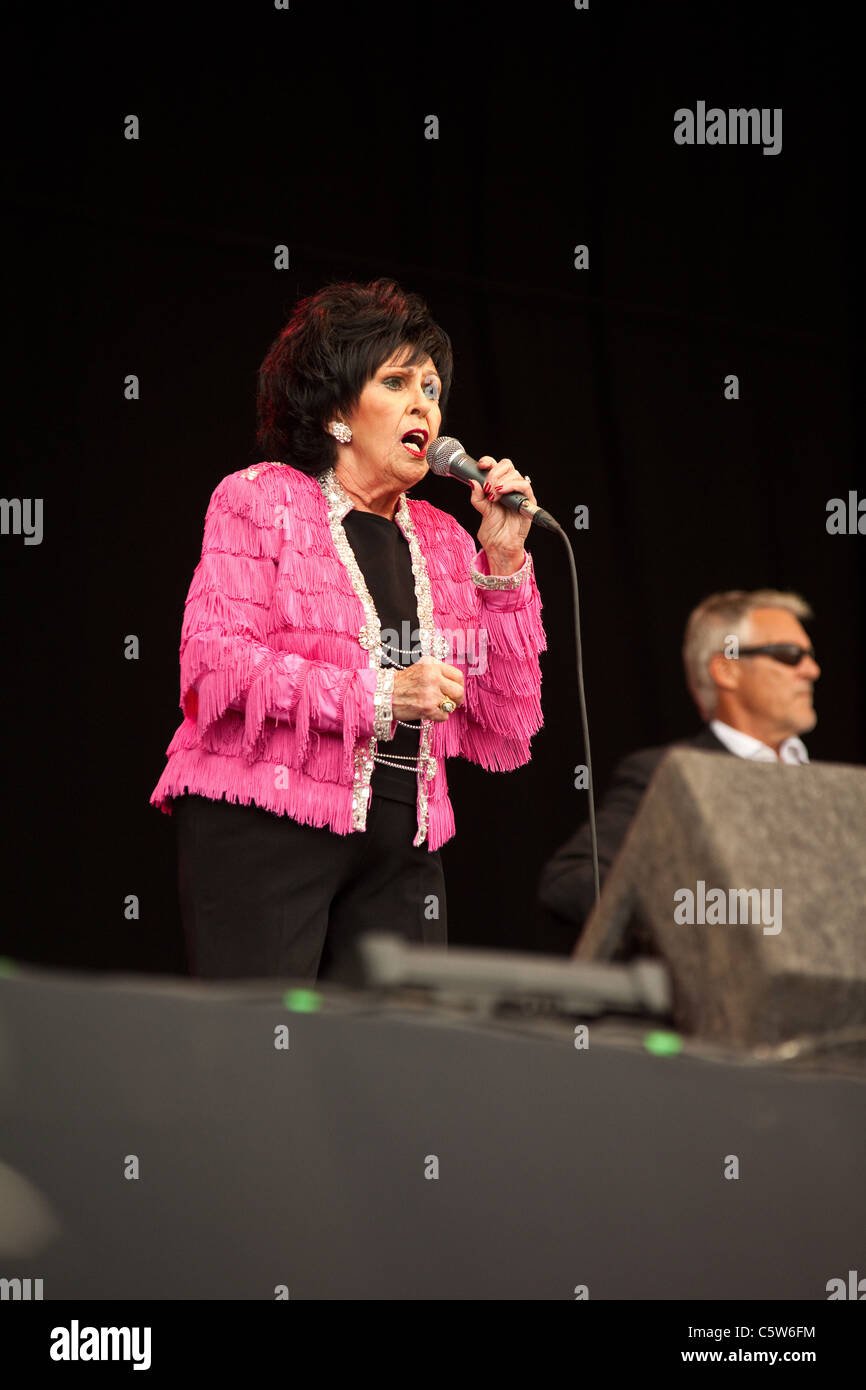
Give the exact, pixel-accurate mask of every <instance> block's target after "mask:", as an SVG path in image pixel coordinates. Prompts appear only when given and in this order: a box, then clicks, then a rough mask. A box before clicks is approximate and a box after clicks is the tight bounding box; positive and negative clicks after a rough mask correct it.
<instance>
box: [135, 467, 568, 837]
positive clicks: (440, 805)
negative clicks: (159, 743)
mask: <svg viewBox="0 0 866 1390" xmlns="http://www.w3.org/2000/svg"><path fill="white" fill-rule="evenodd" d="M353 505H354V504H353V502H352V501H351V499H350V498H349V496H348V495H347V493H346V492H345V491H344V490H343V488H342V487H341V485H340V483H339V481H338V480H337V477H336V475H335V473H334V470H333V469H329V470H328V471H327V472H326V473H324V474H322V475H320V476H319V477H317V478H315V477H310V476H308V475H307V474H305V473H300V472H298V470H297V469H295V468H291V467H289V466H288V465H286V464H280V463H260V464H256V465H254V466H253V467H252V468H247V469H244V470H242V471H241V472H238V473H231V474H229V476H228V477H226V478H223V480H222V482H221V483H219V484H218V486H217V487H216V489H215V490H214V493H213V496H212V497H211V500H210V505H209V506H208V510H207V516H206V518H205V527H204V543H203V545H202V555H201V560H200V562H199V564H198V565H197V567H196V570H195V573H194V575H193V578H192V583H191V585H190V589H189V593H188V595H187V599H186V605H185V611H184V620H183V628H182V632H181V642H180V708H181V710H182V711H183V714H184V720H183V723H182V724H181V725H180V727H179V728H178V730H177V732H176V733H175V735H174V737H173V738H172V740H171V743H170V744H169V746H168V748H167V749H166V755H167V758H168V762H167V764H166V767H165V770H164V772H163V774H162V776H161V777H160V779H159V782H158V783H157V785H156V787H155V789H154V791H153V793H152V795H151V797H150V802H151V805H154V806H158V807H160V809H161V810H162V811H164V812H165V813H166V814H167V815H170V814H171V804H172V797H173V796H180V795H182V794H183V793H184V792H185V791H190V792H196V793H198V794H199V795H201V796H208V797H212V798H214V799H216V800H219V799H220V798H221V797H222V796H223V795H225V797H226V800H228V801H232V802H243V803H246V804H249V803H250V802H251V801H255V802H256V804H257V805H259V806H261V807H264V808H265V809H266V810H270V811H273V812H276V813H277V814H283V815H288V816H290V817H291V818H292V819H293V820H296V821H302V822H305V823H306V824H308V825H318V826H325V825H327V826H329V827H330V829H331V830H332V831H334V832H335V833H336V834H338V835H347V834H351V833H352V832H354V831H361V830H364V828H365V826H366V818H367V811H368V808H369V804H370V800H371V796H372V792H371V789H370V779H371V777H372V775H373V770H374V763H373V755H374V754H375V753H376V751H377V746H378V744H379V742H380V741H383V740H387V739H389V738H391V737H392V735H393V731H394V724H393V722H392V711H391V698H392V688H393V682H394V670H393V669H390V670H388V669H381V656H382V643H381V628H380V625H379V620H378V617H377V614H376V610H375V608H374V606H373V603H372V600H371V598H370V594H369V592H368V590H367V587H366V584H365V583H364V577H363V575H362V573H361V571H360V569H359V568H358V565H357V562H356V560H355V556H354V553H353V551H352V549H351V546H350V545H349V541H348V538H347V536H346V533H345V530H344V529H343V525H342V518H343V517H344V516H345V515H346V513H347V512H348V511H350V510H351V509H352V507H353ZM395 521H396V523H397V525H398V526H399V527H400V530H401V531H402V533H403V535H404V536H405V537H406V540H407V542H408V544H409V548H410V553H411V557H412V572H413V574H414V576H415V593H416V596H417V600H418V630H419V633H420V639H419V637H417V636H416V639H415V640H416V644H419V643H420V648H421V651H422V653H423V654H426V655H430V656H431V657H433V658H434V659H436V660H440V661H447V662H449V664H451V665H453V666H457V667H459V668H460V669H461V670H462V672H463V676H464V680H465V695H466V698H465V702H464V704H463V705H462V706H461V707H460V708H459V709H458V710H456V711H455V712H454V713H453V714H452V715H451V716H450V717H449V718H448V719H447V720H445V721H443V722H441V723H440V722H434V721H433V720H429V719H425V720H422V722H421V739H420V754H419V769H420V770H419V772H418V779H417V783H418V797H417V814H418V829H417V834H416V836H415V839H414V841H413V843H414V844H416V845H421V844H423V843H424V842H425V840H426V842H427V846H428V848H429V849H430V850H435V849H438V848H439V846H440V845H441V844H443V843H444V842H445V841H446V840H447V839H449V838H450V836H452V835H453V834H454V812H453V810H452V807H451V802H450V799H449V797H448V784H447V781H446V777H445V758H446V757H453V756H455V755H462V756H463V757H465V758H469V759H471V761H472V762H476V763H480V764H481V766H482V767H485V768H488V769H490V770H491V771H509V770H511V769H513V768H516V767H519V766H521V765H522V764H523V763H526V762H528V761H529V756H530V752H529V741H530V738H531V737H532V735H533V734H534V733H536V732H537V730H538V729H540V728H541V725H542V722H543V721H542V715H541V700H540V696H541V671H540V668H539V662H538V654H539V652H541V651H544V650H545V649H546V645H547V644H546V642H545V636H544V628H543V626H542V623H541V598H540V596H539V593H538V589H537V587H536V583H535V577H534V574H533V571H532V560H531V556H530V555H529V554H528V553H527V557H526V561H525V563H524V565H523V567H522V569H520V570H518V571H517V573H516V574H513V575H508V576H496V575H491V574H490V571H489V565H488V563H487V556H486V554H485V553H484V551H483V550H481V551H478V553H477V554H476V551H475V543H474V542H473V540H472V537H471V536H470V535H469V534H468V533H467V532H466V531H464V529H463V527H462V526H460V525H459V523H458V522H457V521H455V520H454V518H453V517H451V516H449V515H448V514H447V513H446V512H442V511H439V510H438V508H436V507H433V506H431V505H430V504H429V503H428V502H423V501H420V500H418V499H415V498H411V497H408V496H407V495H406V494H405V493H403V494H402V495H401V497H400V499H399V502H398V504H397V509H396V513H395Z"/></svg>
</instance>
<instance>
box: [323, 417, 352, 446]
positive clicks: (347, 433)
mask: <svg viewBox="0 0 866 1390" xmlns="http://www.w3.org/2000/svg"><path fill="white" fill-rule="evenodd" d="M328 430H329V432H330V433H331V434H332V435H333V436H334V438H335V439H336V440H338V441H339V442H340V444H351V442H352V431H351V430H350V429H349V426H348V425H344V424H343V422H342V420H332V421H331V423H330V425H329V426H328Z"/></svg>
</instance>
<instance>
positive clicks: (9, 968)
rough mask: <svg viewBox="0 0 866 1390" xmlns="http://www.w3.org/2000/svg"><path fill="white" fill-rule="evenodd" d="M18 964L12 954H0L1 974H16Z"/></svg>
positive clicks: (3, 975) (4, 975)
mask: <svg viewBox="0 0 866 1390" xmlns="http://www.w3.org/2000/svg"><path fill="white" fill-rule="evenodd" d="M16 964H17V962H16V961H14V960H12V958H11V956H0V976H2V977H4V978H8V977H9V976H10V975H14V974H15V968H16Z"/></svg>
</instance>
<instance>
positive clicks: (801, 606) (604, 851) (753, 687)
mask: <svg viewBox="0 0 866 1390" xmlns="http://www.w3.org/2000/svg"><path fill="white" fill-rule="evenodd" d="M811 617H812V610H811V608H810V607H809V605H808V604H807V603H806V601H805V599H803V598H801V597H800V595H799V594H793V593H782V592H780V591H779V590H777V589H756V590H753V591H752V592H750V593H749V592H746V591H745V590H741V589H737V590H730V591H729V592H727V593H722V594H712V595H711V596H710V597H709V598H707V599H704V601H703V603H700V604H699V605H698V607H697V608H696V609H694V611H693V612H692V613H691V614H690V616H689V620H688V622H687V624H686V631H685V639H684V642H683V665H684V667H685V674H686V681H687V683H688V687H689V690H690V692H691V695H692V698H693V699H694V701H695V703H696V705H697V707H698V709H699V711H700V713H701V717H702V718H703V720H704V728H703V730H702V731H701V733H699V734H698V735H697V736H696V737H694V738H690V739H682V740H679V741H678V742H677V743H676V744H667V745H664V746H662V747H658V748H645V749H642V750H641V751H640V752H637V753H632V754H630V755H629V757H627V758H625V759H623V761H622V762H621V763H620V764H619V765H618V767H617V768H616V769H615V771H614V774H613V777H612V779H611V782H610V786H609V788H608V790H607V793H606V795H605V797H604V798H603V800H602V802H601V804H600V805H599V807H598V812H597V815H596V824H597V832H598V866H599V874H600V876H601V880H602V882H604V877H605V875H606V873H607V871H608V870H609V869H610V866H611V864H612V863H613V861H614V859H615V857H616V854H617V852H618V850H619V848H620V845H621V844H622V842H623V840H624V839H625V836H626V832H627V830H628V828H629V826H630V824H631V822H632V819H633V818H634V815H635V813H636V811H637V809H638V806H639V805H640V801H641V797H642V796H643V794H644V792H645V791H646V788H647V786H648V785H649V782H650V780H651V779H652V775H653V773H654V772H655V770H656V768H657V766H658V764H659V763H660V762H661V760H662V758H663V757H664V756H665V754H666V753H667V752H668V751H669V750H670V748H671V747H679V748H695V749H699V750H703V751H706V752H712V753H728V754H733V755H734V756H735V757H738V758H747V759H750V760H753V761H761V762H780V763H788V764H791V765H798V764H801V763H806V762H808V761H809V754H808V753H807V751H806V746H805V744H804V743H803V741H802V739H801V737H800V736H801V734H805V733H808V732H809V730H810V729H813V728H814V727H815V723H816V720H817V716H816V714H815V709H814V706H813V704H812V690H813V686H814V683H815V681H816V680H817V679H818V677H819V676H820V674H821V668H820V667H819V666H818V663H817V661H816V660H815V653H814V651H813V649H812V646H811V643H810V641H809V638H808V636H807V634H806V632H805V631H804V629H803V627H802V626H801V620H808V619H809V618H811ZM539 898H540V900H541V902H542V904H543V905H544V907H546V908H547V909H548V911H549V912H550V913H552V914H553V919H554V921H555V922H557V923H558V924H559V927H560V930H558V931H556V932H555V940H550V941H546V942H545V943H544V944H545V948H546V949H549V950H563V951H565V952H567V953H569V954H570V953H571V951H572V949H573V947H574V944H575V927H577V928H580V927H582V926H583V924H584V922H585V921H586V918H587V917H588V916H589V913H590V910H591V909H592V905H593V902H594V899H595V893H594V886H593V873H592V851H591V847H590V838H589V825H588V823H585V824H584V825H582V826H581V827H580V829H579V830H577V831H576V832H575V834H574V835H572V837H571V839H569V840H568V841H567V842H566V843H565V844H564V845H562V847H561V848H560V849H559V850H557V852H556V854H554V856H553V857H552V859H550V860H549V861H548V863H547V864H546V865H545V867H544V870H543V872H542V875H541V880H540V883H539ZM549 934H550V935H551V936H553V935H554V933H553V932H551V933H549ZM628 944H629V946H630V947H631V949H635V948H636V945H637V943H636V942H634V941H632V942H631V943H628ZM628 953H631V951H630V950H629V951H628Z"/></svg>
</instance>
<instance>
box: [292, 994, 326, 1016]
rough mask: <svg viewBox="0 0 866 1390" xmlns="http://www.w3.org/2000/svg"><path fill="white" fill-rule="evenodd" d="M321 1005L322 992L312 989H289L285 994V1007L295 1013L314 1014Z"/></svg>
mask: <svg viewBox="0 0 866 1390" xmlns="http://www.w3.org/2000/svg"><path fill="white" fill-rule="evenodd" d="M321 1006H322V996H321V994H316V992H315V990H312V989H287V990H286V992H285V994H284V995H283V1008H284V1009H289V1010H290V1011H291V1012H292V1013H293V1014H314V1013H315V1012H316V1010H317V1009H320V1008H321Z"/></svg>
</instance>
